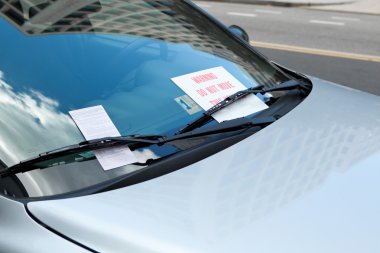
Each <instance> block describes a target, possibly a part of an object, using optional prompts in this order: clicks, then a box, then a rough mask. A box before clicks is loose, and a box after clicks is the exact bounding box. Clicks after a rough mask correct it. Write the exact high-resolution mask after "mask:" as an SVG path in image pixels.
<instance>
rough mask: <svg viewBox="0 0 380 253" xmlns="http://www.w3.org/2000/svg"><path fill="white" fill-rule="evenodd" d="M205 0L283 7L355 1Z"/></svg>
mask: <svg viewBox="0 0 380 253" xmlns="http://www.w3.org/2000/svg"><path fill="white" fill-rule="evenodd" d="M203 1H206V2H207V1H213V2H225V3H243V4H254V5H272V6H282V7H310V6H328V5H342V4H350V3H353V2H355V1H354V0H350V1H344V0H342V1H337V2H333V3H324V2H316V3H312V2H307V1H305V2H303V3H295V2H292V1H286V0H284V1H275V0H256V1H252V0H251V1H250V0H203Z"/></svg>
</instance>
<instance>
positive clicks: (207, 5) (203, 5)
mask: <svg viewBox="0 0 380 253" xmlns="http://www.w3.org/2000/svg"><path fill="white" fill-rule="evenodd" d="M196 5H198V6H199V7H201V8H210V7H211V5H209V4H196Z"/></svg>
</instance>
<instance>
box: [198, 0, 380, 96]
mask: <svg viewBox="0 0 380 253" xmlns="http://www.w3.org/2000/svg"><path fill="white" fill-rule="evenodd" d="M197 3H198V4H200V5H201V7H203V8H204V9H205V10H206V11H208V12H209V13H211V14H212V15H213V16H215V17H216V18H218V19H219V20H221V21H222V22H223V23H224V24H226V25H231V24H236V25H239V26H241V27H243V28H244V29H245V30H246V31H247V32H248V34H249V35H250V38H251V40H252V42H253V45H255V46H256V48H257V49H258V50H259V51H261V52H263V53H264V54H265V55H266V56H267V57H268V58H269V59H271V60H274V61H276V62H278V63H280V64H282V65H284V66H287V67H290V68H292V69H294V70H297V71H300V72H303V73H306V74H309V75H313V76H317V77H320V78H323V79H326V80H329V81H333V82H336V83H340V84H343V85H346V86H349V87H352V88H356V89H360V90H363V91H367V92H370V93H373V94H377V95H380V28H379V24H380V16H375V15H364V14H353V13H341V12H330V11H317V10H311V9H302V8H281V7H270V6H260V5H247V4H231V3H217V2H201V1H199V2H197Z"/></svg>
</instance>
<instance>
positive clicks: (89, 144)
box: [0, 135, 165, 177]
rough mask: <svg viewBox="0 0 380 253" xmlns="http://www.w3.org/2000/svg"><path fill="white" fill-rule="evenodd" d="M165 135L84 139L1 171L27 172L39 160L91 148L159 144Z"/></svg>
mask: <svg viewBox="0 0 380 253" xmlns="http://www.w3.org/2000/svg"><path fill="white" fill-rule="evenodd" d="M163 138H165V136H161V135H131V136H119V137H105V138H99V139H94V140H88V141H83V142H80V143H78V144H74V145H70V146H66V147H63V148H59V149H55V150H52V151H48V152H44V153H41V154H39V155H38V156H36V157H33V158H30V159H28V160H25V161H21V162H20V163H18V164H15V165H13V166H11V167H7V168H5V169H4V170H1V171H0V176H1V177H5V176H9V175H14V174H17V173H20V172H27V171H30V170H34V169H38V168H34V167H33V166H32V165H33V164H35V163H38V162H43V161H46V160H50V159H54V158H57V157H61V156H64V155H70V154H75V153H79V152H85V151H90V150H97V149H104V148H110V147H114V146H121V145H131V144H143V145H145V146H149V145H153V144H158V143H160V142H162V140H163Z"/></svg>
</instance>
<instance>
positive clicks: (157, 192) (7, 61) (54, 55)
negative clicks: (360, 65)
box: [0, 0, 380, 253]
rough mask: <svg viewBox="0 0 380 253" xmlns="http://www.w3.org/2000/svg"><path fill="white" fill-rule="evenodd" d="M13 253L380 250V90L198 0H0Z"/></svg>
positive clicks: (7, 239) (4, 173)
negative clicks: (285, 56)
mask: <svg viewBox="0 0 380 253" xmlns="http://www.w3.org/2000/svg"><path fill="white" fill-rule="evenodd" d="M0 16H1V17H0V46H1V50H0V89H1V91H0V97H1V99H0V141H1V142H0V166H1V169H0V176H1V178H0V192H1V194H0V208H1V215H0V224H1V227H0V251H1V252H20V253H21V252H22V253H24V252H28V253H34V252H39V253H40V252H65V253H66V252H73V253H74V252H110V253H111V252H112V253H114V252H218V253H223V252H266V253H272V252H273V253H274V252H276V253H278V252H292V253H301V252H302V253H304V252H310V253H311V252H324V253H338V252H345V253H348V252H366V253H371V252H373V253H375V252H376V253H377V252H380V244H379V240H378V239H379V234H380V219H379V211H380V201H379V197H378V192H379V191H380V188H379V180H380V170H379V168H380V166H379V165H380V98H379V97H378V96H375V95H371V94H368V93H365V92H362V91H358V90H353V89H350V88H347V87H344V86H341V85H338V84H334V83H331V82H328V81H325V80H321V79H318V78H316V77H311V76H307V75H305V74H302V73H299V72H297V71H293V70H290V69H288V68H286V67H284V66H281V65H279V64H277V63H275V62H272V61H270V60H269V59H268V58H267V57H265V56H264V55H262V54H261V53H260V52H259V51H258V50H257V49H255V47H254V46H251V45H250V44H249V38H248V34H247V33H246V32H245V31H244V30H243V29H242V28H240V27H238V26H231V27H226V26H225V25H223V24H222V23H221V22H219V21H217V20H216V19H214V18H213V17H212V16H210V15H209V14H208V13H206V12H205V11H203V10H202V9H200V8H199V7H197V5H195V4H194V3H193V2H191V1H174V0H133V1H132V0H131V1H127V0H113V1H111V0H83V1H76V0H65V1H63V0H56V1H51V0H0Z"/></svg>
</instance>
